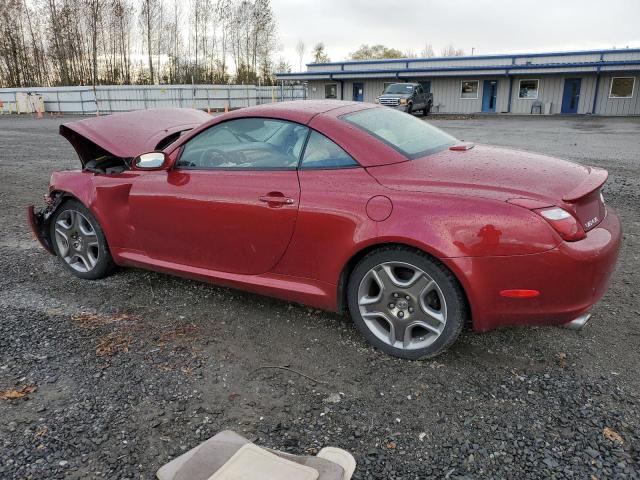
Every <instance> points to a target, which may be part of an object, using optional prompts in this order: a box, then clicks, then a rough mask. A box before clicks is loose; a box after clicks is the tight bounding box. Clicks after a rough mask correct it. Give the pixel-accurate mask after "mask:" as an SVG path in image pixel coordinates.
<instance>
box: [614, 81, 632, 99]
mask: <svg viewBox="0 0 640 480" xmlns="http://www.w3.org/2000/svg"><path fill="white" fill-rule="evenodd" d="M635 83H636V77H613V78H612V79H611V89H610V90H609V98H631V97H633V87H634V86H635Z"/></svg>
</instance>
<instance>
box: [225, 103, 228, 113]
mask: <svg viewBox="0 0 640 480" xmlns="http://www.w3.org/2000/svg"><path fill="white" fill-rule="evenodd" d="M227 112H229V104H228V103H225V104H224V113H227Z"/></svg>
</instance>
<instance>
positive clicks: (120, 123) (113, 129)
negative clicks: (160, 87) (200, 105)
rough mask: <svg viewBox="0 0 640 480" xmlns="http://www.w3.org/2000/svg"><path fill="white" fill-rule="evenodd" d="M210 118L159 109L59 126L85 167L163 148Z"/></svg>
mask: <svg viewBox="0 0 640 480" xmlns="http://www.w3.org/2000/svg"><path fill="white" fill-rule="evenodd" d="M207 120H211V116H210V115H209V114H207V113H205V112H202V111H200V110H194V109H190V108H158V109H151V110H138V111H135V112H126V113H114V114H112V115H106V116H103V117H95V118H87V119H84V120H79V121H77V122H71V123H65V124H63V125H60V135H62V136H63V137H64V138H66V139H67V140H69V142H70V143H71V145H73V148H75V150H76V152H77V153H78V156H79V157H80V161H81V162H82V165H83V166H84V165H85V164H86V163H87V162H89V161H90V160H94V159H96V158H98V157H102V156H112V157H118V158H123V159H125V158H133V157H135V156H136V155H140V154H141V153H146V152H150V151H152V150H157V149H161V148H163V147H164V146H166V144H165V145H163V144H164V143H165V142H164V140H165V139H167V138H168V137H170V136H171V135H173V134H176V133H178V132H181V131H184V130H191V129H193V128H195V127H197V126H199V125H201V124H202V123H204V122H206V121H207Z"/></svg>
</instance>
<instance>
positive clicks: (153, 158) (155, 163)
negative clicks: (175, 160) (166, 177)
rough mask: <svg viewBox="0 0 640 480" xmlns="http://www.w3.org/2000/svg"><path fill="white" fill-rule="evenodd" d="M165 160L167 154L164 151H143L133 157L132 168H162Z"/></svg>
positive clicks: (165, 162)
mask: <svg viewBox="0 0 640 480" xmlns="http://www.w3.org/2000/svg"><path fill="white" fill-rule="evenodd" d="M167 160H168V157H167V154H166V153H164V152H149V153H143V154H142V155H138V156H137V157H136V158H134V159H133V168H134V169H136V170H162V168H163V167H164V166H165V165H166V164H167Z"/></svg>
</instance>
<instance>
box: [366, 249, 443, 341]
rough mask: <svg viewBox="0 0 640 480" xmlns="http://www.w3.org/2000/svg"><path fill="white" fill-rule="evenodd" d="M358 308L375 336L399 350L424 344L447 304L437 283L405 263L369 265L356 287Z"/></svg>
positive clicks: (438, 329) (438, 328)
mask: <svg viewBox="0 0 640 480" xmlns="http://www.w3.org/2000/svg"><path fill="white" fill-rule="evenodd" d="M358 307H359V309H360V315H361V316H362V318H363V320H364V322H365V324H366V325H367V328H368V329H369V330H370V331H371V332H372V333H373V334H374V335H375V336H376V337H377V338H378V339H380V340H381V341H382V342H384V343H386V344H387V345H389V346H391V347H394V348H399V349H403V350H416V349H421V348H425V347H428V346H429V345H431V344H432V343H433V342H435V341H436V340H437V339H438V337H440V335H441V334H442V331H443V330H444V327H445V325H446V323H447V303H446V300H445V298H444V294H443V293H442V290H441V289H440V286H439V285H438V283H437V282H436V281H435V280H434V279H433V278H432V277H431V276H429V275H428V274H427V273H426V272H425V271H424V270H422V269H420V268H418V267H416V266H415V265H412V264H410V263H405V262H385V263H381V264H379V265H376V266H375V267H373V268H371V269H370V270H369V271H368V272H367V273H366V274H365V275H364V277H363V278H362V281H361V282H360V285H359V287H358Z"/></svg>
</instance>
